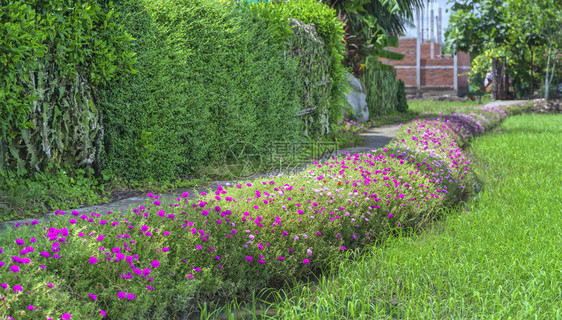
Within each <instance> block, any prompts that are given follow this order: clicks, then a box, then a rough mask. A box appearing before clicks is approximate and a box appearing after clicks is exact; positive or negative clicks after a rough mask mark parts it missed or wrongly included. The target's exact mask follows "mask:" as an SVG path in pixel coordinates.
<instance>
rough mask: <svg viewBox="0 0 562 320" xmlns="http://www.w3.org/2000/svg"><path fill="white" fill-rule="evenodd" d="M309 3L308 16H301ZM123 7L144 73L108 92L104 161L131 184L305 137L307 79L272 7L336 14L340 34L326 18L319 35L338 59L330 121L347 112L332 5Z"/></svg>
mask: <svg viewBox="0 0 562 320" xmlns="http://www.w3.org/2000/svg"><path fill="white" fill-rule="evenodd" d="M302 4H306V6H304V7H305V8H307V9H306V10H304V9H303V10H298V8H300V6H301V5H302ZM117 6H118V8H119V10H120V11H121V16H120V23H122V24H123V25H124V27H125V29H126V30H127V31H128V32H130V33H131V34H132V35H133V37H134V38H135V39H136V40H135V41H134V42H133V44H132V49H133V51H134V52H136V53H137V59H138V64H137V66H136V68H137V69H138V70H139V72H138V73H137V74H135V75H134V76H131V77H125V78H121V79H120V81H119V82H117V83H115V84H114V85H113V86H111V87H110V88H108V89H107V90H105V91H104V92H103V94H102V101H103V102H102V106H103V110H104V117H105V122H106V131H105V146H106V148H105V152H106V154H105V159H106V167H107V168H109V169H111V170H113V171H114V172H119V174H123V175H125V176H126V177H127V178H132V179H157V180H169V179H174V178H176V177H179V176H181V175H185V174H189V173H192V172H194V171H195V170H197V169H198V168H200V167H201V166H204V165H208V164H211V163H213V162H214V161H219V160H221V161H222V160H224V158H225V157H227V156H228V155H229V154H233V153H235V154H238V152H242V151H243V150H242V149H241V150H237V149H236V148H237V146H240V147H243V146H244V145H247V144H251V145H253V146H255V147H256V148H257V149H258V150H266V148H267V147H268V146H269V145H270V144H271V143H272V142H275V141H290V142H296V141H300V140H301V139H303V138H304V135H303V132H304V129H303V121H302V119H300V118H299V117H298V116H296V113H297V111H299V110H301V109H303V108H304V107H303V106H305V103H303V100H304V97H306V96H307V93H306V90H307V89H306V88H307V87H306V86H305V81H306V80H307V74H306V71H303V70H302V69H301V68H299V66H300V65H302V63H301V64H300V65H299V60H298V59H295V58H291V56H290V55H287V53H286V52H287V48H288V45H287V43H288V40H289V39H290V38H291V36H292V31H291V29H290V25H289V20H288V19H285V18H283V16H279V15H278V16H270V15H265V14H264V12H265V11H264V10H270V9H271V10H272V11H271V12H273V11H274V10H287V8H292V9H291V10H292V11H291V12H290V13H291V15H293V16H298V13H299V12H305V13H306V14H302V16H303V17H307V14H308V16H310V18H309V19H308V21H304V22H305V23H311V22H315V21H318V22H319V21H323V20H322V19H325V17H324V16H320V17H317V18H314V15H313V14H312V12H313V10H312V9H313V8H316V9H318V10H317V13H316V15H318V14H322V15H328V14H330V15H331V18H330V19H331V20H329V21H330V23H332V24H333V26H332V29H329V30H328V29H326V27H327V22H324V25H320V24H319V25H320V26H321V27H317V29H318V33H319V34H320V35H321V36H322V38H323V39H324V40H326V39H328V38H327V37H328V35H331V38H329V39H328V40H329V41H326V42H325V43H326V44H327V45H326V49H325V50H326V51H328V52H330V57H331V59H332V60H331V61H330V62H329V63H330V66H331V67H330V68H331V69H330V72H331V73H330V76H331V86H330V90H329V92H330V99H329V103H330V105H329V106H330V112H329V113H330V117H331V115H332V114H333V113H335V110H336V109H338V108H341V104H340V105H336V103H338V102H339V101H340V100H341V98H342V96H341V92H343V90H345V87H342V86H341V81H339V79H338V72H340V71H341V70H343V66H341V68H340V67H338V68H335V67H334V65H335V64H336V62H337V63H340V62H341V58H342V57H343V56H342V55H341V54H339V55H337V54H335V52H338V50H340V49H341V50H340V51H339V52H343V49H344V48H343V47H342V48H339V47H338V48H335V47H334V45H333V42H334V41H335V40H336V39H339V38H338V37H339V35H343V30H342V29H341V23H340V24H337V23H336V20H337V19H336V18H335V12H333V10H331V9H329V8H328V7H327V6H325V5H324V4H321V3H318V2H316V1H313V0H301V1H291V2H287V4H286V5H281V4H276V3H264V4H253V5H242V6H234V5H232V4H229V3H222V2H217V1H212V0H189V1H187V0H182V1H171V0H157V1H148V0H142V1H128V0H124V1H119V2H118V3H117ZM320 9H321V10H320ZM260 12H261V13H260ZM297 18H302V17H297ZM276 19H277V20H276ZM338 21H339V20H338ZM272 23H273V24H272ZM272 25H273V26H275V28H272ZM338 28H339V29H338ZM335 32H337V33H338V34H337V35H333V34H332V33H335ZM340 65H341V64H340ZM308 78H310V77H308ZM334 79H335V80H334ZM344 83H345V81H344ZM336 85H337V88H336ZM345 85H346V84H344V86H345ZM338 110H339V109H338ZM330 119H335V118H330ZM314 134H317V135H320V134H322V132H321V131H320V130H316V131H314ZM232 148H234V150H233V149H232ZM227 151H229V152H227ZM231 151H232V152H231Z"/></svg>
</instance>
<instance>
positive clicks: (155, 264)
mask: <svg viewBox="0 0 562 320" xmlns="http://www.w3.org/2000/svg"><path fill="white" fill-rule="evenodd" d="M150 265H151V266H152V267H153V268H158V267H159V266H160V261H158V260H154V261H152V262H151V263H150Z"/></svg>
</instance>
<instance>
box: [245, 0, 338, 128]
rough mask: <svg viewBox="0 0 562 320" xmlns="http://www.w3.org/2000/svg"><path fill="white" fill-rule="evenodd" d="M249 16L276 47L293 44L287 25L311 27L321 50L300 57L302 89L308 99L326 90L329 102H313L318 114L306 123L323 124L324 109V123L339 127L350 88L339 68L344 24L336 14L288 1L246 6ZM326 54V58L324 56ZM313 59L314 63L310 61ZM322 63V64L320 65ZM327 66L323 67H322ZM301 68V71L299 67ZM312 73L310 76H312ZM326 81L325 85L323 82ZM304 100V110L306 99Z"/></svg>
mask: <svg viewBox="0 0 562 320" xmlns="http://www.w3.org/2000/svg"><path fill="white" fill-rule="evenodd" d="M246 8H247V9H248V10H249V11H250V12H251V13H252V17H254V18H255V19H257V20H258V21H263V23H264V25H265V26H266V28H267V32H268V33H269V34H271V35H272V38H273V40H274V42H275V43H285V42H287V41H289V42H290V43H291V44H294V42H292V41H291V38H290V34H291V31H290V26H289V25H288V21H290V20H291V19H296V20H298V21H299V22H301V23H303V24H305V25H312V26H313V28H314V31H315V32H316V33H317V34H318V36H319V37H320V40H321V41H322V42H323V48H318V47H314V46H312V45H310V44H308V47H312V48H306V45H305V47H304V48H303V47H301V50H302V51H304V52H303V53H304V54H302V55H300V56H299V60H301V62H302V60H305V63H304V65H305V67H304V68H300V69H299V70H301V72H302V74H301V77H302V79H304V81H305V87H306V89H307V90H308V92H309V96H310V95H312V96H322V95H323V94H322V93H318V91H322V90H326V91H327V92H328V93H329V98H328V99H325V100H320V101H315V102H316V107H317V110H316V111H315V113H314V114H313V115H312V117H310V118H309V119H308V120H305V121H308V122H309V123H313V124H314V125H317V123H318V122H325V121H326V120H324V118H326V116H324V109H325V110H326V114H327V118H328V119H327V121H328V122H329V123H330V124H334V123H338V122H339V121H341V120H342V115H341V109H342V107H343V106H344V105H347V99H346V93H347V92H348V91H349V84H348V83H347V81H346V77H345V71H346V68H345V66H344V65H343V64H342V61H343V59H344V54H345V52H346V48H345V41H344V30H343V26H344V25H343V22H342V21H341V20H340V19H339V18H338V17H337V12H336V11H335V10H333V9H331V8H330V7H328V5H326V4H324V3H322V2H319V1H317V0H289V1H278V2H277V1H276V2H261V3H256V4H251V5H248V6H246ZM324 52H325V54H324ZM312 58H315V59H312ZM306 60H310V61H311V63H309V65H312V64H313V63H312V60H316V61H315V63H316V65H317V66H316V67H317V68H318V69H323V70H312V68H310V67H307V66H306V65H307V63H306ZM323 60H324V61H323ZM323 62H324V63H325V64H326V66H325V67H324V66H323V64H324V63H323ZM301 67H303V65H302V63H301ZM311 71H312V72H311ZM326 80H327V81H326ZM307 97H308V96H305V97H304V99H303V104H304V106H305V107H309V105H307V100H306V98H307ZM312 132H313V133H316V134H320V135H323V134H326V133H328V127H327V126H324V127H321V128H320V129H318V128H314V129H312Z"/></svg>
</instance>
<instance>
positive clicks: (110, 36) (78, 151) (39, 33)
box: [0, 0, 133, 178]
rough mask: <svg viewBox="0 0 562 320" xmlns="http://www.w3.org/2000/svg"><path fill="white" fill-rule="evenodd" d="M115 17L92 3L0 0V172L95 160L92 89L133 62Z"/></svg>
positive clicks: (98, 125) (97, 134)
mask: <svg viewBox="0 0 562 320" xmlns="http://www.w3.org/2000/svg"><path fill="white" fill-rule="evenodd" d="M117 15H118V13H117V12H115V11H114V10H113V8H112V6H111V5H103V4H101V3H98V1H95V0H85V1H76V0H68V1H63V0H47V1H38V0H28V1H9V2H7V3H6V2H5V1H3V3H2V5H1V10H0V34H1V35H2V36H1V37H0V79H2V81H0V114H1V116H0V169H1V170H0V173H2V172H3V171H4V170H13V171H15V172H17V174H18V175H26V174H33V173H35V172H41V171H44V170H49V169H50V168H51V167H52V166H53V165H60V166H65V165H69V166H72V167H74V168H80V167H90V166H92V165H95V162H96V161H98V160H99V154H100V151H101V140H102V138H101V137H102V135H103V126H102V121H101V112H100V111H99V109H98V108H97V106H96V104H95V101H94V100H95V99H94V98H95V94H96V88H100V87H103V86H105V85H107V84H108V83H109V82H110V81H111V80H112V79H114V77H115V76H116V73H117V72H119V73H120V74H121V75H126V74H127V73H128V72H129V71H130V68H131V63H132V62H133V53H132V52H131V51H129V50H128V43H129V42H130V40H131V39H130V36H129V35H128V34H127V33H125V32H123V30H122V28H121V26H119V25H118V24H116V23H115V21H116V19H115V18H116V16H117ZM0 176H1V174H0ZM0 178H1V177H0Z"/></svg>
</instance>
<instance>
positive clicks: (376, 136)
mask: <svg viewBox="0 0 562 320" xmlns="http://www.w3.org/2000/svg"><path fill="white" fill-rule="evenodd" d="M400 125H401V124H391V125H384V126H380V127H375V128H370V129H367V130H366V131H364V132H362V133H360V134H359V135H360V137H361V138H363V139H365V145H364V146H361V147H352V148H343V149H340V150H337V154H338V155H341V154H345V153H346V152H349V153H351V154H356V153H363V152H367V151H370V150H373V149H377V148H380V147H384V146H385V145H387V144H388V143H389V142H390V141H391V140H392V139H393V138H394V137H395V136H396V135H397V134H398V131H399V128H400ZM305 167H306V166H305V165H303V166H301V167H299V168H297V169H295V170H292V171H291V173H294V172H298V171H300V170H302V169H303V168H305ZM276 175H279V172H273V173H262V174H257V175H253V176H250V177H248V178H247V179H254V178H261V177H266V176H276ZM233 182H234V181H214V182H212V183H209V184H207V185H205V186H202V187H197V188H185V189H177V190H174V192H172V193H166V194H161V195H160V197H162V198H177V197H178V196H179V195H181V194H182V193H183V192H185V191H187V192H189V195H190V198H194V197H196V196H197V195H198V194H199V193H201V192H209V191H214V190H216V189H217V186H219V185H221V186H225V185H226V184H227V183H233ZM146 199H147V198H146V196H144V195H143V196H140V197H130V198H126V199H122V200H118V201H115V202H112V203H108V204H100V205H96V206H90V207H82V208H76V209H70V210H65V212H71V211H73V210H76V211H78V212H80V213H81V214H82V213H85V214H89V213H91V212H107V211H114V212H117V211H127V210H129V209H130V208H131V207H138V206H140V205H143V204H145V202H146ZM52 216H54V212H51V213H49V214H48V215H45V216H43V217H40V218H35V219H23V220H13V221H4V222H2V223H0V232H2V231H3V230H4V229H5V228H6V227H7V226H15V225H16V224H18V223H20V224H24V223H25V222H31V221H33V220H43V221H48V220H50V218H51V217H52Z"/></svg>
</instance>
